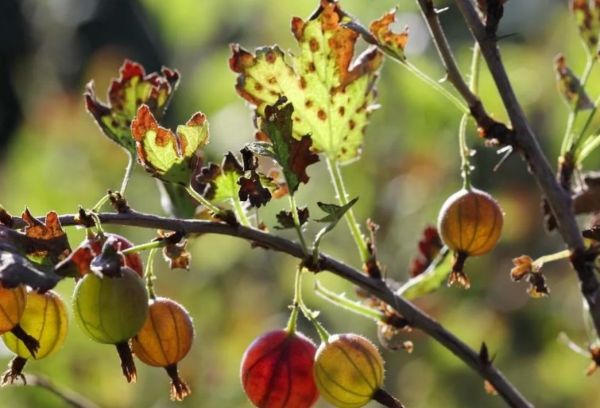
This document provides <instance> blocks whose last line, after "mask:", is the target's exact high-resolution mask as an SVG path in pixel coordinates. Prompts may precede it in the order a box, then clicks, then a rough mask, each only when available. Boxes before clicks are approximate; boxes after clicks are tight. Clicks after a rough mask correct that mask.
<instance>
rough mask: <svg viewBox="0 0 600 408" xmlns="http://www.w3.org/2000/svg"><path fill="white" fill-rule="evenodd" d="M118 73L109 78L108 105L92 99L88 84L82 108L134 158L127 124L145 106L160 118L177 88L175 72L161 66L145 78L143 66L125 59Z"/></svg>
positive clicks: (177, 80)
mask: <svg viewBox="0 0 600 408" xmlns="http://www.w3.org/2000/svg"><path fill="white" fill-rule="evenodd" d="M119 73H120V76H119V78H116V79H113V81H112V82H111V84H110V87H109V88H108V105H107V104H104V103H102V102H100V101H99V100H98V99H97V98H96V92H95V90H94V82H93V81H91V82H89V83H88V84H87V86H86V91H85V93H84V96H85V106H86V108H87V111H88V112H89V113H90V114H91V115H92V116H93V117H94V119H95V120H96V123H97V124H98V126H100V129H101V130H102V132H103V133H104V134H105V135H106V136H108V137H109V138H110V139H111V140H113V141H114V142H116V143H117V144H119V145H121V146H122V147H123V148H124V149H125V150H127V151H128V152H129V153H130V154H131V155H132V156H133V157H135V154H136V148H135V140H134V139H133V138H132V137H131V130H130V124H131V121H132V120H133V118H134V117H135V115H136V113H137V110H138V108H139V107H140V106H141V105H142V104H146V105H148V106H149V108H150V111H151V112H152V114H153V115H154V116H155V117H156V118H158V119H160V118H161V117H162V115H163V113H164V112H165V110H166V109H167V106H168V103H169V101H170V100H171V97H172V95H173V92H174V91H175V89H176V88H177V84H178V83H179V73H178V72H177V71H174V70H171V69H169V68H166V67H163V68H162V71H161V73H158V72H154V73H152V74H148V75H146V72H145V70H144V67H143V66H141V65H140V64H138V63H136V62H133V61H129V60H125V62H124V63H123V65H122V66H121V68H120V70H119Z"/></svg>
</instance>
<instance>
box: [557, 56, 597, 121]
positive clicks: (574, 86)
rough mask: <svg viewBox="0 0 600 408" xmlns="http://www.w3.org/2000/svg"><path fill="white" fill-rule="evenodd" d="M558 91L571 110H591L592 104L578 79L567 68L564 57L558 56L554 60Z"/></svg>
mask: <svg viewBox="0 0 600 408" xmlns="http://www.w3.org/2000/svg"><path fill="white" fill-rule="evenodd" d="M554 70H555V72H556V84H557V86H558V91H559V92H560V94H561V95H562V97H563V98H564V100H565V101H566V102H567V104H568V105H569V106H570V107H571V108H572V109H578V110H583V109H592V108H593V107H594V103H593V102H592V100H591V99H590V98H589V96H588V95H587V93H586V92H585V89H583V87H582V86H581V82H580V81H579V78H577V77H576V76H575V74H574V73H573V71H571V69H570V68H569V67H568V66H567V62H566V60H565V57H564V56H563V55H562V54H559V55H558V56H557V57H556V58H555V60H554Z"/></svg>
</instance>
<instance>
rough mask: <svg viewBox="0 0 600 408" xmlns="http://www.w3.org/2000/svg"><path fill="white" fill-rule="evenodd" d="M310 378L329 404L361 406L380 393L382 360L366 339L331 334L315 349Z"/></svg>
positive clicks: (353, 407) (355, 335) (356, 407)
mask: <svg viewBox="0 0 600 408" xmlns="http://www.w3.org/2000/svg"><path fill="white" fill-rule="evenodd" d="M314 377H315V381H316V384H317V387H318V388H319V392H320V393H321V396H323V398H324V399H326V400H327V401H328V402H329V403H331V404H333V405H335V406H336V407H341V408H358V407H362V406H364V405H366V404H367V403H368V402H369V401H371V399H373V397H374V395H375V394H376V393H377V392H379V391H380V390H381V387H382V385H383V377H384V370H383V359H382V357H381V355H380V354H379V351H378V350H377V347H375V345H373V343H371V341H369V340H368V339H367V338H365V337H362V336H359V335H357V334H353V333H347V334H335V335H332V336H329V339H328V340H327V341H326V342H323V343H321V345H320V346H319V349H318V350H317V354H316V356H315V364H314Z"/></svg>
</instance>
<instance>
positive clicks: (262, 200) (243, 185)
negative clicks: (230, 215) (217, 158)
mask: <svg viewBox="0 0 600 408" xmlns="http://www.w3.org/2000/svg"><path fill="white" fill-rule="evenodd" d="M237 184H238V185H239V190H240V191H239V198H240V200H242V201H246V200H247V201H249V202H250V205H251V206H252V207H256V208H258V207H260V206H261V205H266V204H267V203H268V202H269V201H270V200H271V192H270V191H269V189H268V188H265V187H263V185H262V183H261V178H260V176H259V175H258V173H257V172H256V171H254V170H253V171H251V172H250V176H248V177H245V176H242V177H240V178H239V179H238V181H237Z"/></svg>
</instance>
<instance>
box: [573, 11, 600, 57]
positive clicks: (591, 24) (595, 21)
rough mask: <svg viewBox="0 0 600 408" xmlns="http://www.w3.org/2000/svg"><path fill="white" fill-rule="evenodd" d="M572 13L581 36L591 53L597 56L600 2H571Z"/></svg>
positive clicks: (599, 31) (599, 30)
mask: <svg viewBox="0 0 600 408" xmlns="http://www.w3.org/2000/svg"><path fill="white" fill-rule="evenodd" d="M571 12H572V13H573V15H574V16H575V19H576V20H577V28H578V29H579V35H580V36H581V38H582V39H583V41H584V43H585V44H586V45H587V47H588V49H589V50H590V51H591V53H592V54H595V53H596V51H597V48H598V35H599V33H600V2H598V1H590V0H571Z"/></svg>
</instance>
